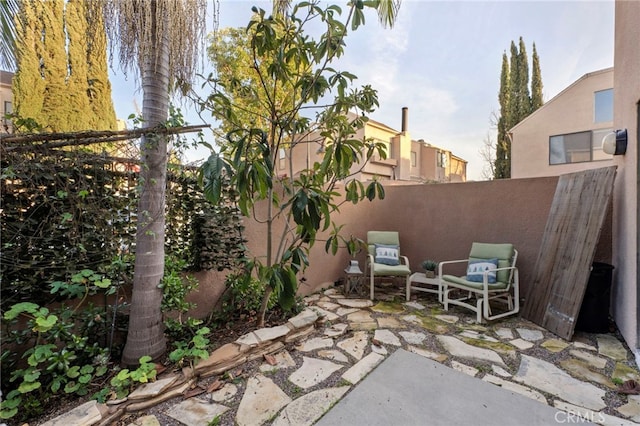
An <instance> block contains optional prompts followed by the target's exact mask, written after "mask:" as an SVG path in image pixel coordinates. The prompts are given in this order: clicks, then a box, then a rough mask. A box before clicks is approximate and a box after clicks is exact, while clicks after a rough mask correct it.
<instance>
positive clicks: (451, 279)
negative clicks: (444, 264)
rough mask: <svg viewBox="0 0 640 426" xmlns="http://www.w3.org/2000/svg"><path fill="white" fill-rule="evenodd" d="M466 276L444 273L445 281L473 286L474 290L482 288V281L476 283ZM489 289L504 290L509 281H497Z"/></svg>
mask: <svg viewBox="0 0 640 426" xmlns="http://www.w3.org/2000/svg"><path fill="white" fill-rule="evenodd" d="M465 278H466V277H456V276H455V275H443V276H442V279H443V280H444V281H447V282H450V283H453V284H459V285H462V286H465V287H469V288H472V289H474V290H482V288H483V285H482V283H476V282H473V281H467V280H466V279H465ZM488 287H489V290H504V289H506V288H507V283H506V282H504V281H497V282H496V283H494V284H489V286H488Z"/></svg>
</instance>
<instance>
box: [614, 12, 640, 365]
mask: <svg viewBox="0 0 640 426" xmlns="http://www.w3.org/2000/svg"><path fill="white" fill-rule="evenodd" d="M639 22H640V2H637V1H621V0H617V1H616V10H615V31H616V35H615V56H614V68H615V70H616V72H615V78H614V92H615V95H614V124H615V128H626V129H627V131H628V136H629V141H628V145H627V153H626V155H624V156H616V157H615V158H614V160H613V162H614V164H616V165H618V175H617V178H616V183H615V195H614V207H613V209H614V210H613V215H614V221H613V232H614V241H615V243H614V246H613V257H614V263H615V264H616V265H617V267H616V269H615V271H614V283H615V284H614V292H613V313H614V317H615V319H616V323H617V324H618V327H619V328H620V331H621V332H622V335H623V336H624V338H625V340H626V342H627V344H628V345H629V346H630V347H631V348H635V350H636V359H638V350H637V348H638V346H640V345H639V339H638V333H639V332H640V331H639V330H638V284H639V283H638V208H639V206H638V102H640V43H639V41H640V25H638V23H639Z"/></svg>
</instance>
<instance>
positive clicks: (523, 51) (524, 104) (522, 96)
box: [513, 37, 531, 126]
mask: <svg viewBox="0 0 640 426" xmlns="http://www.w3.org/2000/svg"><path fill="white" fill-rule="evenodd" d="M516 62H517V64H518V79H519V80H518V88H517V92H518V101H517V102H518V105H517V111H518V114H517V115H516V116H515V117H514V120H513V125H514V126H515V125H516V124H518V123H519V122H520V121H522V120H523V119H524V118H525V117H527V116H528V115H529V114H531V95H530V93H529V60H528V58H527V47H526V46H525V44H524V41H523V40H522V37H520V42H519V49H518V58H517V60H516Z"/></svg>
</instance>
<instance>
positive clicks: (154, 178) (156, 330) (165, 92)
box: [122, 15, 169, 365]
mask: <svg viewBox="0 0 640 426" xmlns="http://www.w3.org/2000/svg"><path fill="white" fill-rule="evenodd" d="M154 16H155V15H154ZM165 19H166V18H165ZM154 52H155V57H153V56H151V57H148V58H145V60H144V63H143V64H142V67H141V76H142V89H143V101H142V116H143V118H144V124H145V126H146V127H153V126H155V125H157V124H159V123H163V122H165V121H166V120H167V115H168V111H169V72H168V64H169V56H168V43H167V38H166V34H164V35H162V36H160V37H158V38H157V46H156V49H154ZM141 158H142V161H141V170H140V184H139V186H140V191H141V192H140V194H139V197H140V198H139V202H138V224H137V233H136V250H135V251H136V260H135V269H134V279H133V294H132V298H131V313H130V317H129V331H128V334H127V343H126V345H125V347H124V352H123V354H122V362H123V363H124V364H126V365H137V364H138V360H139V358H140V357H142V356H144V355H149V356H151V357H152V358H153V359H157V358H159V357H160V356H161V355H163V354H164V352H165V350H166V339H165V336H164V324H163V321H162V312H161V310H160V305H161V302H162V289H160V288H159V287H158V285H159V284H160V280H161V279H162V276H163V275H164V238H165V217H164V213H165V188H166V180H167V136H165V135H157V136H149V137H145V138H143V139H142V141H141Z"/></svg>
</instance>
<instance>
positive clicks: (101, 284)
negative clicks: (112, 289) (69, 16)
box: [94, 278, 111, 288]
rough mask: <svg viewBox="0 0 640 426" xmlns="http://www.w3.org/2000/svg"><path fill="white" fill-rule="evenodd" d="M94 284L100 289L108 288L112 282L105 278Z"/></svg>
mask: <svg viewBox="0 0 640 426" xmlns="http://www.w3.org/2000/svg"><path fill="white" fill-rule="evenodd" d="M94 284H95V285H96V286H97V287H100V288H108V287H109V286H110V285H111V280H110V279H109V278H104V279H102V280H98V281H96V282H95V283H94Z"/></svg>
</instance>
